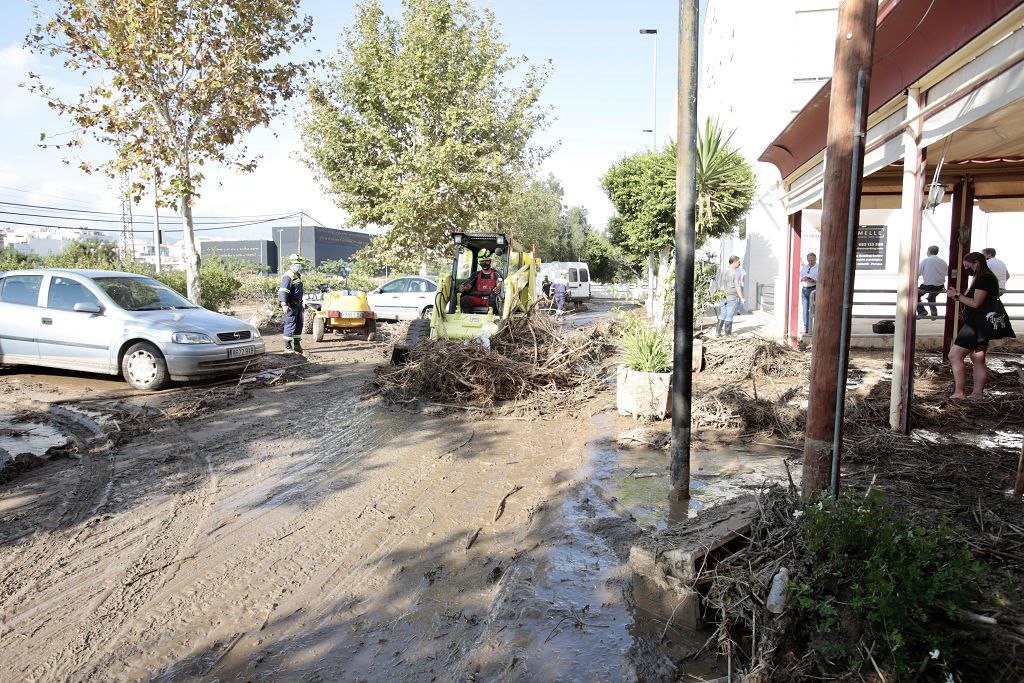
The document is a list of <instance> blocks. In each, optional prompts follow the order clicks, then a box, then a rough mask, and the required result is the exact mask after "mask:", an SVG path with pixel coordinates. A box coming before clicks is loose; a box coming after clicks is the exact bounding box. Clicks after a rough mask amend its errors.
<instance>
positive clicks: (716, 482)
mask: <svg viewBox="0 0 1024 683" xmlns="http://www.w3.org/2000/svg"><path fill="white" fill-rule="evenodd" d="M590 455H591V467H592V469H591V472H590V476H591V478H592V479H593V480H594V481H596V482H597V483H598V485H600V486H601V487H602V488H603V489H604V490H605V491H607V493H608V494H609V495H610V496H613V497H614V498H616V499H617V500H618V502H619V503H621V504H622V506H623V507H624V508H625V509H626V511H628V512H629V513H630V514H632V515H633V517H635V518H636V520H637V522H638V523H639V524H641V525H642V526H645V527H648V528H654V529H663V528H665V527H666V526H667V525H668V524H669V523H672V522H675V521H681V520H682V519H686V518H693V517H696V516H697V514H698V513H699V512H700V511H701V510H703V509H705V508H707V507H710V506H713V505H716V504H718V503H721V502H724V501H726V500H729V499H731V498H735V497H736V496H738V495H740V494H742V493H749V492H750V491H754V490H757V488H759V487H760V486H761V485H762V484H763V483H764V481H765V480H775V481H780V482H784V481H786V473H785V469H784V465H783V464H782V461H783V460H784V459H785V453H783V452H782V451H781V449H774V448H771V447H770V446H768V447H762V448H758V449H746V448H743V449H738V448H726V447H722V448H719V449H714V450H699V451H696V452H694V453H693V454H692V456H691V459H690V500H689V501H679V502H673V501H670V498H673V497H674V496H672V492H673V488H672V480H671V478H670V476H669V458H670V455H669V451H667V450H654V449H649V448H623V447H621V446H619V445H617V444H616V443H615V442H613V441H600V442H595V443H592V444H591V446H590Z"/></svg>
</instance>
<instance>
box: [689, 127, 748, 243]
mask: <svg viewBox="0 0 1024 683" xmlns="http://www.w3.org/2000/svg"><path fill="white" fill-rule="evenodd" d="M731 142H732V135H726V134H725V132H724V131H723V129H722V124H721V123H720V122H719V121H718V120H717V119H710V118H709V119H707V120H706V121H705V122H704V133H703V135H700V136H699V139H698V140H697V234H698V235H699V236H700V238H699V241H701V242H702V241H703V240H705V239H707V238H708V237H719V236H721V235H724V234H726V233H729V232H731V231H732V229H733V228H734V227H735V225H736V224H737V223H738V222H739V220H740V219H741V218H742V217H743V215H744V214H745V213H746V212H747V211H748V210H749V209H750V202H751V199H753V196H754V190H755V188H756V179H755V177H754V172H753V171H752V170H751V168H750V166H749V165H748V164H747V162H746V160H745V159H744V158H743V155H742V154H741V153H740V152H739V151H738V150H736V149H735V148H734V147H733V146H732V144H731Z"/></svg>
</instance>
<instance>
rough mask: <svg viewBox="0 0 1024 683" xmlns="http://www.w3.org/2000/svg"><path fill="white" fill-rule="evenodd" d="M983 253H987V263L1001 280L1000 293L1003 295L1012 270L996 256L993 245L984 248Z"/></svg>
mask: <svg viewBox="0 0 1024 683" xmlns="http://www.w3.org/2000/svg"><path fill="white" fill-rule="evenodd" d="M981 253H982V254H984V255H985V259H986V262H985V265H987V266H988V269H989V270H991V271H992V274H993V275H995V276H996V279H997V280H999V295H1000V296H1002V295H1003V294H1004V293H1005V292H1006V281H1007V280H1009V279H1010V271H1009V270H1007V268H1006V264H1005V263H1003V262H1002V261H1000V260H999V259H997V258H996V250H995V249H993V248H992V247H986V248H985V249H982V250H981Z"/></svg>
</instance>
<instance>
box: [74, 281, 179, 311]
mask: <svg viewBox="0 0 1024 683" xmlns="http://www.w3.org/2000/svg"><path fill="white" fill-rule="evenodd" d="M93 282H95V283H96V284H97V285H99V287H100V289H102V290H103V291H104V292H106V294H107V296H109V297H110V298H111V299H113V300H114V303H116V304H117V305H118V306H120V307H121V308H123V309H125V310H126V311H172V310H176V309H179V308H198V306H196V305H195V304H193V303H192V302H191V301H189V300H188V299H186V298H185V297H183V296H182V295H180V294H178V293H177V292H175V291H174V290H173V289H171V288H169V287H167V286H166V285H163V284H161V283H159V282H157V281H156V280H152V279H150V278H148V277H94V278H93Z"/></svg>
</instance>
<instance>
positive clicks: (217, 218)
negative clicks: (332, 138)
mask: <svg viewBox="0 0 1024 683" xmlns="http://www.w3.org/2000/svg"><path fill="white" fill-rule="evenodd" d="M0 204H2V205H4V206H20V207H22V208H27V209H44V210H47V211H64V212H68V213H87V214H95V215H99V216H120V215H121V214H119V213H116V212H113V211H89V210H87V209H65V208H63V207H60V206H47V205H45V204H23V203H19V202H5V201H0ZM276 215H279V214H273V213H258V214H252V215H242V216H195V217H193V221H221V220H223V221H224V222H228V221H235V220H239V221H243V220H245V221H248V220H253V219H256V218H269V217H272V216H276ZM291 215H298V214H297V213H295V214H291ZM306 215H309V214H306ZM137 216H138V217H139V218H152V217H153V216H151V215H149V214H137ZM119 220H120V219H119ZM318 222H319V221H318Z"/></svg>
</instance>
